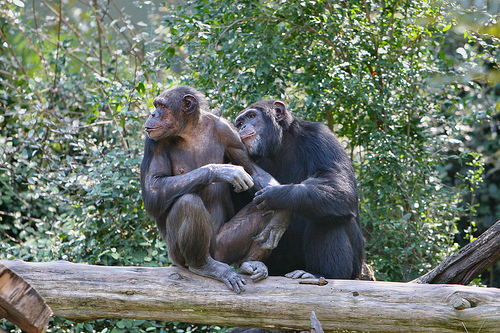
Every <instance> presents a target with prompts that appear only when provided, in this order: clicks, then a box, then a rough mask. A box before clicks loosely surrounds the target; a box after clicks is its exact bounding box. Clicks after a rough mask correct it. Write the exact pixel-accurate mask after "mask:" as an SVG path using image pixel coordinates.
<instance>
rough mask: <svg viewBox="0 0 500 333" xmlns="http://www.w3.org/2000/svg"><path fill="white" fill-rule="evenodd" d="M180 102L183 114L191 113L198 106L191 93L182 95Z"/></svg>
mask: <svg viewBox="0 0 500 333" xmlns="http://www.w3.org/2000/svg"><path fill="white" fill-rule="evenodd" d="M182 102H183V103H184V107H183V109H182V112H184V113H185V114H189V113H193V112H194V111H196V109H197V108H198V101H197V100H196V98H195V97H194V96H193V95H189V94H188V95H186V96H184V98H183V99H182Z"/></svg>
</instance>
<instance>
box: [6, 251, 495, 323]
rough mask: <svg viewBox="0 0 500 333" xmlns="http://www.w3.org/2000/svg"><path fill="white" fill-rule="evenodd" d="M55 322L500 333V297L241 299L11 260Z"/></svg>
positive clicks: (169, 279) (292, 284) (252, 290)
mask: <svg viewBox="0 0 500 333" xmlns="http://www.w3.org/2000/svg"><path fill="white" fill-rule="evenodd" d="M2 263H3V264H5V265H6V266H8V267H9V268H10V269H12V270H13V271H14V272H15V273H17V274H18V275H19V276H21V277H22V278H23V279H25V280H26V281H27V282H29V283H30V284H31V285H32V286H33V287H35V288H36V289H37V291H38V292H39V294H40V295H41V296H42V297H43V298H44V299H45V301H46V302H47V304H48V305H49V306H50V307H51V308H52V310H53V311H54V314H55V315H57V316H61V317H64V318H67V319H72V320H75V321H87V320H92V319H100V318H135V319H150V320H166V321H182V322H192V323H205V324H217V325H227V326H244V327H258V328H268V329H295V330H310V329H311V321H310V316H311V312H312V311H314V312H315V313H316V316H317V318H318V320H319V321H320V322H321V324H322V326H323V329H324V330H325V331H338V330H356V331H370V332H403V331H412V332H463V331H464V329H467V330H468V331H469V332H478V331H481V332H500V316H499V315H498V314H499V313H500V290H498V289H494V288H475V287H465V286H459V285H429V284H413V283H410V284H409V283H396V282H373V281H359V280H356V281H351V280H327V282H328V284H327V285H325V286H319V285H310V284H299V281H297V280H290V279H287V278H284V277H270V278H268V279H266V280H264V281H262V282H259V283H255V284H254V283H252V282H251V281H248V284H247V288H246V289H247V291H245V292H244V293H242V294H240V295H237V294H235V293H233V292H231V291H229V290H227V288H226V287H225V285H223V284H222V283H219V282H217V281H214V280H212V279H208V278H203V277H200V276H197V275H195V274H192V273H190V272H189V271H188V270H185V269H182V268H176V267H167V268H145V267H107V266H90V265H82V264H71V263H68V262H55V263H25V262H22V261H2Z"/></svg>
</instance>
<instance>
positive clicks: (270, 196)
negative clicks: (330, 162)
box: [254, 170, 358, 222]
mask: <svg viewBox="0 0 500 333" xmlns="http://www.w3.org/2000/svg"><path fill="white" fill-rule="evenodd" d="M357 197H358V196H357V187H356V181H355V179H354V178H353V177H352V176H350V172H349V171H347V170H335V171H333V170H332V171H321V172H317V173H316V174H315V175H313V177H310V178H308V179H306V180H305V181H303V182H302V183H300V184H291V185H279V186H272V187H268V188H265V189H263V190H261V191H259V192H257V193H256V194H255V198H254V203H256V204H257V206H258V207H259V208H260V209H263V210H267V209H281V210H287V211H290V212H292V213H294V214H297V215H301V216H303V217H304V218H307V219H308V220H313V221H318V222H321V221H332V220H336V221H339V222H342V221H347V220H350V219H351V218H352V217H353V216H355V215H356V214H357V206H358V200H357Z"/></svg>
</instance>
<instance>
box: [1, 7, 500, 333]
mask: <svg viewBox="0 0 500 333" xmlns="http://www.w3.org/2000/svg"><path fill="white" fill-rule="evenodd" d="M131 2H133V3H134V5H135V7H136V8H135V9H136V10H137V12H135V14H134V16H133V17H131V16H128V15H127V14H125V13H126V11H123V10H114V9H113V6H112V4H113V3H117V2H116V1H115V2H109V1H104V0H103V1H101V0H98V1H90V2H88V3H87V2H85V3H86V4H83V3H82V2H79V1H74V0H69V1H46V0H42V1H20V0H15V1H13V0H6V1H3V4H2V6H1V7H0V43H1V44H2V48H0V109H1V110H2V112H0V221H1V222H0V260H4V259H14V258H18V259H23V260H30V261H49V260H58V259H63V260H70V261H75V262H85V263H90V264H102V265H144V266H152V265H164V264H168V263H169V262H168V258H167V254H166V250H165V245H164V244H163V242H162V241H160V239H159V237H158V235H157V233H156V231H155V227H154V224H153V223H151V221H150V220H149V219H148V218H147V216H146V215H145V212H144V210H143V207H142V202H141V196H140V186H139V164H140V160H141V157H142V144H143V133H142V126H143V121H144V116H145V115H147V113H148V112H147V110H148V108H149V107H151V101H152V99H153V97H154V96H156V95H157V94H158V92H159V91H161V90H163V89H164V88H165V87H169V86H170V85H172V84H176V83H177V82H179V81H184V82H187V83H190V84H192V85H194V86H196V87H197V88H198V89H200V90H202V91H203V92H205V93H206V94H207V95H208V96H209V97H210V99H211V101H212V104H213V105H214V106H218V107H220V108H221V110H222V112H223V113H224V115H226V116H228V117H231V116H233V115H234V114H235V113H236V112H237V111H238V110H240V109H242V108H243V107H245V106H247V105H248V104H249V103H251V102H254V101H256V100H258V99H261V98H265V97H278V98H281V99H284V100H285V101H287V102H288V104H289V106H290V109H291V110H293V111H294V112H295V113H296V114H297V115H298V116H300V117H302V118H304V119H308V120H311V121H323V122H325V123H326V124H327V125H328V126H329V127H330V128H332V129H333V130H334V131H335V133H336V134H337V135H338V136H339V137H341V139H343V140H344V141H346V142H348V145H347V149H348V151H349V153H350V154H351V157H352V159H353V161H354V164H355V169H356V171H357V176H358V181H359V188H360V199H361V202H360V207H361V213H362V224H363V227H364V229H365V231H366V236H367V240H368V242H367V253H368V256H367V261H368V262H369V263H370V264H372V265H373V266H374V268H375V270H376V271H377V275H378V278H379V279H387V280H393V281H399V280H403V281H407V280H410V279H412V278H414V277H416V276H419V275H421V274H423V273H425V272H426V271H427V270H429V269H430V268H432V267H433V266H435V265H436V264H437V263H438V262H439V261H440V260H442V258H443V257H444V256H446V255H448V254H449V253H450V252H451V251H454V250H455V249H456V247H457V245H456V244H455V234H456V233H457V231H460V232H462V234H463V236H464V237H465V238H466V240H467V241H470V240H471V239H473V237H475V236H476V233H474V231H475V229H478V230H480V229H481V228H483V229H484V226H481V225H478V224H477V223H476V224H475V221H476V220H477V217H484V219H485V220H486V219H489V220H488V221H490V222H491V220H492V219H494V218H498V212H500V205H499V204H498V202H499V201H500V199H499V198H500V188H499V187H498V186H496V185H495V184H497V183H498V181H497V180H498V179H499V176H498V174H499V173H498V170H500V169H499V165H500V162H499V161H500V155H499V153H498V152H499V151H500V150H499V141H498V134H500V130H499V128H500V127H499V126H498V124H499V121H500V118H499V107H498V105H500V104H499V102H498V101H499V98H498V96H499V95H500V90H499V89H500V87H499V84H498V81H499V80H498V77H499V74H498V73H499V71H498V61H499V59H500V55H499V50H500V48H499V47H498V46H500V43H499V39H498V37H499V36H500V34H499V33H498V23H497V21H498V14H492V13H489V12H488V11H487V9H488V8H486V7H485V8H475V9H474V8H465V9H464V8H461V7H460V6H459V5H458V4H456V3H454V2H434V1H427V0H419V1H413V2H411V1H407V2H400V1H369V0H367V1H350V2H346V1H343V2H333V1H325V0H319V1H298V2H290V1H250V0H245V1H228V0H223V1H210V0H204V1H189V2H186V3H181V4H179V5H176V6H174V7H173V8H172V9H171V10H167V9H165V8H166V7H163V6H161V7H155V6H154V5H153V4H152V2H150V1H131ZM124 3H125V2H124ZM33 6H35V7H33ZM120 6H121V4H120ZM129 9H130V8H129ZM159 13H164V14H165V17H164V18H163V19H161V18H160V17H159V15H160V14H159ZM449 13H451V15H447V14H449ZM495 15H496V16H495ZM474 22H475V23H474ZM478 22H479V25H478ZM495 107H496V108H495ZM477 153H481V154H483V157H482V156H481V155H480V154H477ZM484 177H486V179H487V180H488V179H489V180H490V181H489V182H485V183H481V180H482V179H483V178H484ZM464 193H465V194H466V195H465V197H464V198H465V199H464V200H462V196H463V194H464ZM478 203H481V205H480V206H478ZM457 220H460V222H459V223H458V224H456V222H457ZM494 221H495V220H493V222H494ZM490 222H488V223H490ZM490 224H491V223H490ZM485 225H486V223H485ZM457 226H458V228H457ZM0 328H2V329H5V330H9V331H12V330H14V328H13V327H12V326H11V325H10V324H9V323H6V322H5V321H1V322H0ZM51 330H52V331H53V332H81V331H83V332H91V331H92V332H93V331H96V332H125V331H127V332H129V331H132V332H150V331H160V332H162V331H176V332H178V333H182V332H190V331H194V330H201V331H220V330H221V329H220V328H219V327H212V326H203V325H195V324H182V323H172V322H171V323H165V322H155V321H141V320H100V321H96V322H92V323H83V324H76V323H71V322H68V321H65V320H63V319H61V318H54V319H53V320H52V323H51Z"/></svg>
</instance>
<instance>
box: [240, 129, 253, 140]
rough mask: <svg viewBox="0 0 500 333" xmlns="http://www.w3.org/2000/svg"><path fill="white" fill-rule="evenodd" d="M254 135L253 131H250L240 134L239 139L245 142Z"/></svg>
mask: <svg viewBox="0 0 500 333" xmlns="http://www.w3.org/2000/svg"><path fill="white" fill-rule="evenodd" d="M256 134H257V133H256V132H255V131H251V132H249V133H246V134H243V135H241V134H240V139H241V141H245V140H248V139H250V138H253V137H254V136H255V135H256Z"/></svg>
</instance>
